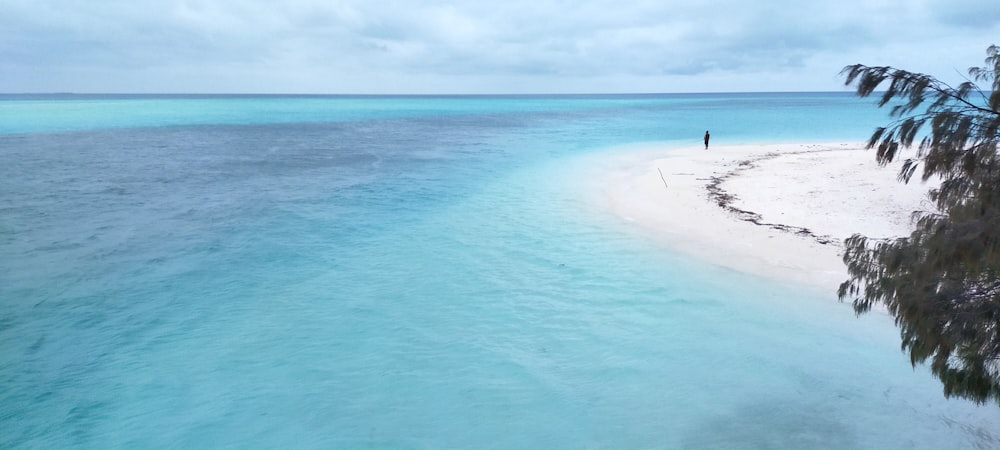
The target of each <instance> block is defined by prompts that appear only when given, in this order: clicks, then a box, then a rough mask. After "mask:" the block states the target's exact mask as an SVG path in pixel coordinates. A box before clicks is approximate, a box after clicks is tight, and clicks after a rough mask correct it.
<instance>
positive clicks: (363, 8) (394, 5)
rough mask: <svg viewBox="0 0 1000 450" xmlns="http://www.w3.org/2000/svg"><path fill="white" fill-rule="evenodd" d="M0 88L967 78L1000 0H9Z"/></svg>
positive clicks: (837, 86) (614, 85)
mask: <svg viewBox="0 0 1000 450" xmlns="http://www.w3.org/2000/svg"><path fill="white" fill-rule="evenodd" d="M0 11H2V13H0V92H2V93H36V92H76V93H304V94H513V93H525V94H538V93H632V92H641V93H660V92H764V91H838V90H847V88H845V87H844V86H843V82H842V77H841V76H840V75H839V72H840V70H841V69H842V68H843V67H844V66H845V65H848V64H856V63H861V64H866V65H890V66H894V67H898V68H902V69H906V70H911V71H916V72H922V73H927V74H930V75H934V76H936V77H938V78H939V79H941V80H943V81H946V82H949V83H952V84H957V83H959V82H961V81H963V76H964V75H965V74H966V71H967V69H968V68H969V67H970V66H974V65H982V62H983V59H984V58H985V56H986V52H985V50H986V47H987V46H989V45H990V44H994V43H996V44H1000V0H895V1H889V0H836V1H829V0H699V1H695V0H686V1H679V0H492V1H486V0H482V1H471V0H470V1H463V0H452V1H446V0H0Z"/></svg>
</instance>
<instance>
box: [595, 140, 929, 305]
mask: <svg viewBox="0 0 1000 450" xmlns="http://www.w3.org/2000/svg"><path fill="white" fill-rule="evenodd" d="M612 153H613V156H612V157H610V158H608V159H607V161H606V162H605V163H603V165H604V167H603V169H602V171H601V175H600V176H599V180H597V186H599V187H598V188H597V196H598V201H599V202H600V203H601V204H602V205H603V207H605V208H607V210H608V211H610V212H611V213H613V214H614V215H615V216H617V217H618V218H620V219H621V220H622V221H623V222H624V223H625V225H626V227H627V228H629V229H631V230H633V231H635V232H637V233H642V234H644V235H645V236H646V237H648V238H649V239H651V240H652V241H655V242H657V243H659V244H662V245H665V246H668V247H670V248H671V249H673V250H675V251H679V252H682V253H686V254H690V255H692V256H693V257H697V258H700V259H702V260H706V261H709V262H711V263H714V264H718V265H721V266H725V267H728V268H731V269H735V270H738V271H742V272H748V273H753V274H757V275H761V276H766V277H770V278H775V279H779V280H785V281H789V282H794V283H804V284H809V285H813V286H816V287H820V288H823V289H831V290H833V289H836V286H837V285H838V284H839V283H840V282H842V281H844V280H845V279H847V270H846V267H845V266H844V263H843V261H842V255H843V241H844V239H846V238H848V237H850V236H851V235H853V234H855V233H859V234H862V235H865V236H868V237H871V238H893V237H903V236H908V235H909V234H910V232H911V231H912V229H913V213H914V212H915V211H924V212H932V211H934V210H935V209H934V206H933V204H932V202H931V201H930V200H929V199H928V198H927V192H928V191H929V189H931V188H932V187H934V186H935V182H934V180H930V181H928V182H926V183H925V182H922V181H921V180H919V175H918V176H915V177H914V179H913V180H911V181H910V183H908V184H903V183H901V182H899V181H898V180H897V174H898V172H899V164H900V163H893V164H890V165H887V166H884V167H883V166H879V165H878V164H877V163H876V161H875V154H874V150H866V149H865V148H864V143H862V142H834V143H776V144H746V145H724V146H712V147H711V148H709V149H708V150H705V149H704V147H703V146H700V145H692V146H681V147H672V148H667V147H663V146H657V145H644V146H633V147H629V148H627V149H620V150H619V151H615V152H612ZM904 156H905V155H904Z"/></svg>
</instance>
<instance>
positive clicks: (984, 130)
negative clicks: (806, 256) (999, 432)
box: [838, 45, 1000, 404]
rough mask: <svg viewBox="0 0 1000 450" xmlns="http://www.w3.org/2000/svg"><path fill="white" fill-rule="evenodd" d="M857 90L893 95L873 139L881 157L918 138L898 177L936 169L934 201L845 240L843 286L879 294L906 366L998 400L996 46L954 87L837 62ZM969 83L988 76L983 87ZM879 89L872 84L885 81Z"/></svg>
mask: <svg viewBox="0 0 1000 450" xmlns="http://www.w3.org/2000/svg"><path fill="white" fill-rule="evenodd" d="M841 74H842V75H844V76H845V77H846V84H847V85H851V84H855V85H856V87H857V93H858V95H859V96H861V97H868V96H872V95H875V96H878V98H879V107H882V106H886V105H891V109H890V117H891V118H892V119H893V121H892V122H891V123H890V124H889V125H887V126H885V127H880V128H877V129H876V130H875V132H874V133H873V134H872V137H871V139H870V140H869V141H868V148H877V153H876V160H877V161H878V162H879V164H883V165H884V164H887V163H889V162H891V161H893V160H894V159H896V158H897V157H899V156H900V151H901V150H903V149H909V148H912V147H913V146H914V142H917V139H919V144H918V145H917V146H916V147H917V148H916V152H915V155H913V156H911V157H909V158H907V159H906V160H905V161H904V164H903V166H902V169H901V170H900V173H899V179H900V180H901V181H903V182H909V181H910V179H911V177H912V176H913V175H914V174H915V173H916V172H917V171H918V169H920V168H921V167H922V174H921V178H922V179H923V180H925V181H926V180H928V179H930V178H935V177H937V178H940V180H941V184H940V187H938V188H936V189H932V190H931V191H930V193H929V196H930V199H931V200H932V201H933V202H934V204H935V206H936V208H937V211H933V212H918V213H914V214H915V217H916V218H917V221H916V226H915V229H914V230H913V232H912V233H911V234H910V236H909V237H906V238H899V239H889V240H871V239H867V238H865V237H864V236H861V235H854V236H852V237H850V238H848V239H847V240H846V241H845V247H846V248H845V253H844V263H845V264H846V265H847V269H848V273H849V275H850V278H849V279H848V280H847V281H845V282H844V283H843V284H841V285H840V289H839V291H838V294H839V296H840V299H841V300H844V299H846V298H851V299H852V300H853V305H854V310H855V312H856V313H858V314H862V313H865V312H868V311H870V310H871V309H872V307H874V306H876V305H878V304H882V305H884V306H885V308H886V309H887V310H888V312H889V314H890V315H892V317H893V318H894V319H895V321H896V325H897V326H899V328H900V334H901V337H902V348H903V350H905V351H909V355H910V361H911V363H912V364H914V365H916V364H917V363H921V362H926V361H928V360H930V367H931V370H932V372H933V373H934V374H935V375H937V376H938V378H940V379H941V381H942V383H944V394H945V395H946V396H949V397H950V396H958V397H964V398H968V399H971V400H974V401H976V402H977V403H985V402H988V401H995V402H997V403H998V404H1000V156H998V154H997V142H998V140H1000V47H998V46H996V45H992V46H990V47H989V48H988V49H987V58H986V66H985V67H974V68H971V69H969V75H970V78H971V79H970V80H969V81H966V82H964V83H962V84H960V85H959V86H958V87H954V88H953V87H951V86H948V85H946V84H945V83H942V82H941V81H939V80H937V79H935V78H933V77H930V76H927V75H923V74H919V73H912V72H907V71H904V70H899V69H894V68H891V67H869V66H863V65H853V66H847V67H845V68H844V70H843V72H841ZM976 82H985V83H988V84H989V88H988V90H986V91H984V90H983V89H981V88H980V87H979V86H978V85H977V84H976ZM886 84H888V86H887V87H885V88H884V89H885V90H884V91H877V89H879V87H880V86H884V85H886Z"/></svg>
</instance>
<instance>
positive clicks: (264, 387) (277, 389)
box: [0, 92, 1000, 448]
mask: <svg viewBox="0 0 1000 450" xmlns="http://www.w3.org/2000/svg"><path fill="white" fill-rule="evenodd" d="M886 121H887V118H886V115H885V111H881V110H878V109H877V108H876V107H875V106H874V105H873V104H872V102H871V101H869V100H862V99H857V98H855V97H854V96H853V95H852V94H850V93H845V92H840V93H740V94H662V95H561V96H266V95H258V96H254V95H220V96H179V95H159V96H146V95H2V96H0V301H2V302H3V307H2V310H0V380H2V383H0V447H2V448H37V447H44V448H62V447H78V448H80V447H87V448H92V447H93V448H108V447H126V448H150V447H186V448H214V447H254V448H262V447H265V448H266V447H275V448H276V447H282V448H288V447H293V448H315V447H323V448H333V447H337V448H584V447H588V448H594V447H596V448H653V447H657V448H677V447H700V448H713V447H724V448H734V447H740V448H757V447H771V448H774V447H782V448H803V447H826V448H834V447H836V448H847V447H850V448H898V447H921V448H974V447H979V448H990V447H992V448H996V447H1000V432H997V429H998V428H997V426H998V424H1000V411H998V408H997V407H996V405H985V406H977V405H975V404H973V403H971V402H968V401H965V400H961V399H945V398H944V396H943V394H942V389H941V385H940V383H939V382H938V381H936V379H935V378H933V376H932V375H931V374H930V373H929V370H927V369H926V368H925V367H923V366H917V367H916V368H912V367H911V366H910V363H909V359H908V357H907V356H906V355H905V354H904V353H903V352H901V351H900V348H899V335H898V331H897V329H896V328H895V326H894V325H893V322H892V320H891V318H889V317H887V316H885V315H882V314H878V313H873V314H869V315H866V316H862V317H860V318H859V317H856V316H855V315H854V313H853V311H852V309H851V308H850V305H849V304H844V303H840V302H838V301H837V298H836V294H835V293H836V286H830V287H829V288H828V289H826V290H823V289H818V288H816V287H813V286H798V285H793V284H788V283H785V282H780V281H776V280H770V279H764V278H759V277H754V276H751V275H747V274H743V273H739V272H735V271H732V270H728V269H725V268H721V267H718V266H714V265H711V264H709V263H707V262H703V261H699V260H697V259H692V258H691V257H690V256H685V255H680V254H677V253H674V252H671V251H670V249H667V248H663V247H661V246H659V245H656V244H654V243H652V242H649V241H648V240H647V239H646V238H645V237H644V236H642V235H639V234H636V233H633V232H630V231H629V230H630V228H629V227H628V226H627V225H626V224H624V223H623V221H622V220H621V219H620V218H618V217H614V216H613V215H612V214H611V213H609V212H607V211H603V210H601V209H600V208H595V202H594V201H592V199H590V198H588V195H587V192H589V191H588V189H590V188H591V187H589V186H590V184H592V183H594V176H595V173H597V172H596V171H598V169H597V168H595V165H596V164H599V161H601V159H602V158H604V157H611V156H613V155H615V154H616V153H618V152H623V151H628V150H627V148H628V145H630V144H637V143H642V144H654V145H662V146H663V148H664V149H665V151H669V149H670V148H678V147H682V146H697V145H700V142H701V137H702V135H703V134H704V132H705V130H706V129H708V130H711V132H712V139H713V140H712V142H713V144H716V143H717V144H719V145H722V144H741V143H764V142H809V141H864V140H866V139H867V138H868V136H869V135H870V133H871V131H872V130H873V129H874V127H875V126H878V125H880V124H883V123H885V122H886ZM873 158H874V155H873ZM676 213H677V214H684V212H683V211H677V212H676Z"/></svg>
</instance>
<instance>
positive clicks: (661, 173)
mask: <svg viewBox="0 0 1000 450" xmlns="http://www.w3.org/2000/svg"><path fill="white" fill-rule="evenodd" d="M656 171H657V172H660V179H661V180H663V187H665V188H667V189H670V188H669V187H667V179H666V178H663V171H662V170H660V168H659V167H657V168H656Z"/></svg>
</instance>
